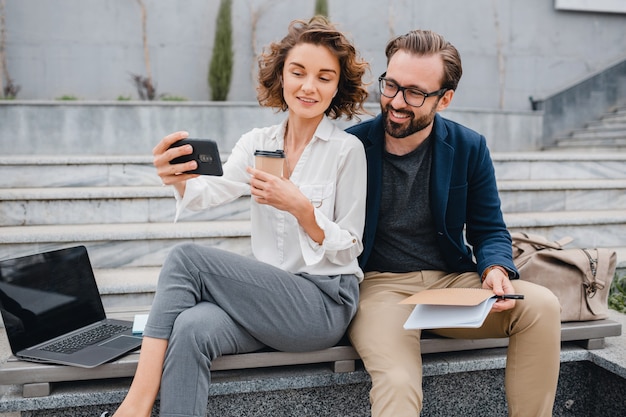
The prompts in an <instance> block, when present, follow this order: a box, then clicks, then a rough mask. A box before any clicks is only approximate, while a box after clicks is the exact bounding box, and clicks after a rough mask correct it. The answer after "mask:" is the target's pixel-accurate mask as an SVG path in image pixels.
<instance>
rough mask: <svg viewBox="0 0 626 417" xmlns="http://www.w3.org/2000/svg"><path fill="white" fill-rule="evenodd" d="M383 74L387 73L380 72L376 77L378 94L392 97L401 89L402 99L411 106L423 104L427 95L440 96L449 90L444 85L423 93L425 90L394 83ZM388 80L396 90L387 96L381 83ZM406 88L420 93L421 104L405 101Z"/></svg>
mask: <svg viewBox="0 0 626 417" xmlns="http://www.w3.org/2000/svg"><path fill="white" fill-rule="evenodd" d="M385 75H387V73H386V72H383V74H382V75H381V76H380V77H378V90H379V91H380V94H382V95H383V96H385V97H387V98H394V97H395V96H397V95H398V93H399V92H400V91H402V98H403V99H404V102H405V103H406V104H408V105H409V106H411V107H422V106H423V105H424V103H425V102H426V99H427V98H428V97H433V96H437V97H441V96H442V95H444V93H445V92H446V91H448V90H449V88H445V87H444V88H441V89H439V90H437V91H431V92H430V93H425V92H423V91H420V90H418V89H417V88H413V87H402V86H401V85H399V84H398V83H396V82H395V81H394V80H390V79H388V78H385ZM389 81H390V82H392V83H393V84H395V85H396V92H395V94H394V95H393V96H388V95H386V94H385V93H384V92H383V91H384V87H383V83H387V82H389ZM406 90H411V91H413V92H416V93H419V94H421V95H422V104H420V105H419V106H418V105H415V104H411V103H409V102H408V101H407V99H406Z"/></svg>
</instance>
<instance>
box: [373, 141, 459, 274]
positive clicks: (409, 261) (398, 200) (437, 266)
mask: <svg viewBox="0 0 626 417" xmlns="http://www.w3.org/2000/svg"><path fill="white" fill-rule="evenodd" d="M431 161H432V146H431V140H430V138H428V139H427V140H426V141H424V143H422V144H421V145H420V146H419V147H418V148H417V149H415V150H414V151H413V152H411V153H408V154H406V155H402V156H398V155H392V154H390V153H387V152H384V154H383V178H382V196H381V206H380V213H379V217H378V227H377V229H376V241H375V242H374V248H373V250H372V254H371V256H370V258H369V260H368V262H367V265H366V267H365V270H366V271H380V272H411V271H423V270H437V271H445V270H446V269H447V268H446V264H445V261H444V258H443V256H442V255H441V253H440V251H439V246H438V245H437V241H436V233H435V227H434V224H433V219H432V216H431V213H430V196H429V193H428V190H429V183H430V166H431Z"/></svg>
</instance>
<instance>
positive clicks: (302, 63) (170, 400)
mask: <svg viewBox="0 0 626 417" xmlns="http://www.w3.org/2000/svg"><path fill="white" fill-rule="evenodd" d="M367 68H368V65H367V63H365V62H364V61H362V60H361V59H360V58H359V57H358V56H357V53H356V50H355V48H354V47H353V46H352V44H351V43H350V42H349V41H348V40H347V39H346V37H345V36H344V35H343V34H342V33H341V32H339V31H337V30H336V29H335V27H334V26H333V25H332V24H330V23H329V22H328V21H327V20H326V19H325V18H321V17H316V18H313V19H311V20H310V21H308V22H306V21H294V22H292V23H291V25H290V26H289V32H288V34H287V36H286V37H285V38H283V39H282V40H281V41H280V42H276V43H273V44H272V45H270V47H269V48H268V50H267V51H266V53H265V54H263V55H262V56H261V58H260V61H259V81H260V83H259V89H258V99H259V102H260V103H261V104H262V105H263V106H267V107H272V108H275V109H278V110H281V111H283V112H286V113H287V118H286V119H285V120H284V121H283V122H282V123H280V124H278V125H274V126H270V127H264V128H258V129H253V130H252V131H250V132H248V133H246V134H244V135H243V136H242V137H241V138H240V139H239V141H238V142H237V144H236V145H235V147H234V149H233V150H232V152H231V154H230V156H229V158H228V161H227V162H226V163H225V164H224V167H223V175H222V176H219V177H218V176H206V175H202V176H199V175H197V174H192V173H190V171H193V170H194V169H196V168H197V166H196V162H195V161H194V160H191V161H189V162H181V163H171V162H172V161H173V160H174V159H176V158H179V157H181V156H184V155H189V154H190V153H191V152H193V150H192V148H191V147H190V146H189V145H188V144H186V145H183V146H172V145H176V144H178V143H179V141H181V140H183V139H186V138H187V137H188V133H187V132H182V131H181V132H175V133H172V134H170V135H167V136H165V137H164V138H163V139H162V140H161V141H160V142H159V143H158V144H157V145H156V146H155V147H154V151H153V154H154V165H155V167H156V170H157V173H158V175H159V176H160V177H161V180H162V182H163V184H167V185H172V186H173V187H174V190H175V193H174V194H175V197H176V200H177V201H176V202H177V204H176V207H177V216H178V215H179V214H180V212H181V211H182V210H184V209H191V210H204V209H207V208H211V207H215V206H218V205H220V204H223V203H227V202H230V201H233V200H235V199H237V198H239V197H241V196H243V195H246V194H250V195H251V196H252V204H251V210H250V217H251V225H252V233H251V240H252V251H253V254H254V259H250V258H248V257H243V256H241V255H237V254H234V253H229V252H224V251H220V250H218V249H215V248H211V247H206V246H201V245H196V244H191V243H189V244H184V245H180V246H177V247H175V248H173V249H172V251H171V252H170V254H169V255H168V257H167V259H166V260H165V262H164V264H163V268H162V270H161V274H160V276H159V282H158V286H157V288H158V289H157V292H156V296H155V299H154V302H153V304H152V309H151V311H150V315H149V318H148V321H147V323H146V326H145V330H144V338H143V344H142V347H141V353H140V357H139V363H138V366H137V372H136V374H135V378H134V379H133V382H132V385H131V387H130V390H129V392H128V395H127V397H126V398H125V399H124V401H123V402H122V404H121V405H120V407H119V409H118V410H117V411H116V413H115V415H114V416H115V417H121V416H133V417H136V416H140V417H147V416H149V415H150V411H151V409H152V405H153V403H154V400H155V399H156V396H157V394H158V393H159V388H160V409H161V415H162V416H172V415H176V416H197V415H204V414H205V413H206V398H207V396H208V388H209V383H210V368H211V363H212V361H213V359H215V358H217V357H218V356H221V355H225V354H230V353H244V352H250V351H254V350H258V349H260V348H262V347H264V346H269V347H272V348H274V349H277V350H283V351H303V350H307V351H308V350H317V349H324V348H327V347H330V346H333V345H334V344H336V343H337V341H338V340H339V339H341V337H342V336H343V335H344V334H345V332H346V329H347V327H348V324H349V323H350V320H351V319H352V317H354V314H355V313H356V306H357V301H358V297H359V295H358V292H359V282H360V281H361V280H362V279H363V273H362V271H361V269H360V267H359V265H358V262H357V256H358V255H359V254H360V253H361V250H362V247H363V246H362V233H363V228H364V223H365V195H366V178H367V174H366V168H365V167H366V161H365V153H364V150H363V145H362V144H361V142H360V141H359V140H358V139H357V138H356V137H354V136H352V135H350V134H348V133H346V132H344V131H343V130H341V129H340V128H338V127H337V126H335V125H334V124H333V123H332V122H331V121H330V119H336V118H340V117H342V116H346V117H347V118H348V119H350V118H351V117H353V116H355V115H356V114H360V113H364V110H363V103H364V101H365V99H366V97H367V91H366V89H365V87H364V85H363V82H362V80H361V78H362V77H363V75H364V73H365V71H366V69H367ZM280 150H284V154H285V162H284V164H285V166H284V169H283V170H282V172H283V174H282V175H274V174H272V173H270V172H268V170H266V169H264V168H263V167H261V166H257V167H256V168H253V166H254V164H255V155H256V154H259V153H262V154H265V155H267V154H270V153H271V154H274V153H277V151H280ZM259 151H263V152H259ZM278 153H280V152H278ZM280 154H281V155H282V153H280ZM279 163H280V162H279ZM276 172H280V170H277V171H276Z"/></svg>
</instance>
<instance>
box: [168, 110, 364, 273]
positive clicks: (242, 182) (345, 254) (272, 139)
mask: <svg viewBox="0 0 626 417" xmlns="http://www.w3.org/2000/svg"><path fill="white" fill-rule="evenodd" d="M285 126H286V121H285V122H283V123H282V124H279V125H275V126H271V127H266V128H259V129H253V130H251V131H250V132H248V133H246V134H244V135H243V136H242V137H241V138H240V139H239V141H238V142H237V144H236V145H235V147H234V148H233V151H232V153H231V155H230V157H229V158H228V161H227V162H226V163H225V164H224V175H223V176H221V177H216V176H200V177H198V178H194V179H192V180H189V181H187V185H186V188H185V194H184V196H183V197H182V198H181V197H180V195H176V199H177V207H176V218H178V216H179V215H180V213H181V212H182V210H183V209H190V210H203V209H206V208H210V207H214V206H218V205H220V204H224V203H227V202H230V201H233V200H235V199H237V198H239V197H240V196H242V195H249V194H250V174H248V173H247V172H246V167H248V166H254V151H255V150H268V151H274V150H277V149H284V136H285ZM290 180H291V181H292V182H293V183H294V184H295V185H297V186H298V187H299V189H300V191H301V192H302V193H303V194H304V195H305V196H307V197H308V198H309V200H310V201H311V203H312V204H313V207H314V209H315V210H314V212H315V219H316V221H317V224H318V225H319V227H320V228H321V229H323V230H324V236H325V237H324V241H323V242H322V244H321V245H320V244H318V243H316V242H315V241H314V240H312V239H311V238H310V237H309V235H308V234H307V233H305V232H304V230H303V229H302V227H300V225H299V224H298V222H297V220H296V218H295V217H293V216H292V215H291V214H290V213H288V212H286V211H281V210H277V209H275V208H274V207H272V206H269V205H263V204H258V203H257V202H256V201H254V199H251V204H252V206H251V212H250V216H251V224H252V252H253V254H254V256H255V257H256V258H257V259H258V260H260V261H263V262H266V263H268V264H271V265H274V266H277V267H279V268H281V269H283V270H286V271H289V272H293V273H300V272H306V273H308V274H312V275H338V274H354V275H356V276H357V277H358V278H359V280H362V278H363V273H362V271H361V269H360V268H359V266H358V262H357V256H358V255H359V254H360V253H361V251H362V249H363V245H362V242H361V239H362V236H363V227H364V224H365V198H366V193H367V189H366V186H367V184H366V182H367V166H366V161H365V152H364V150H363V145H362V144H361V142H360V141H359V140H358V139H357V138H356V137H354V136H352V135H350V134H348V133H346V132H344V131H343V130H341V129H339V128H338V127H337V126H335V125H334V124H333V123H332V122H331V121H330V120H329V119H328V118H326V117H324V118H323V119H322V121H321V122H320V124H319V126H318V127H317V130H316V131H315V134H314V135H313V139H312V140H311V141H310V142H309V144H308V145H307V146H306V148H305V149H304V151H303V152H302V155H301V156H300V159H299V160H298V163H297V164H296V166H295V167H294V169H293V172H292V173H291V177H290Z"/></svg>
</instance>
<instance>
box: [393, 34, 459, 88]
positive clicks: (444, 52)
mask: <svg viewBox="0 0 626 417" xmlns="http://www.w3.org/2000/svg"><path fill="white" fill-rule="evenodd" d="M400 50H402V51H406V52H408V53H410V54H414V55H435V54H438V55H439V56H441V59H442V60H443V80H441V88H447V89H450V90H456V87H457V86H458V84H459V80H460V79H461V75H462V74H463V68H462V66H461V56H460V55H459V51H457V49H456V48H455V47H454V46H453V45H452V44H451V43H450V42H448V41H447V40H445V39H444V37H443V36H441V35H439V34H438V33H435V32H432V31H430V30H419V29H417V30H412V31H411V32H409V33H407V34H405V35H400V36H397V37H395V38H393V39H392V40H390V41H389V43H388V44H387V48H385V55H387V64H389V60H390V59H391V57H392V56H393V55H394V54H395V53H396V52H398V51H400Z"/></svg>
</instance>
